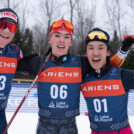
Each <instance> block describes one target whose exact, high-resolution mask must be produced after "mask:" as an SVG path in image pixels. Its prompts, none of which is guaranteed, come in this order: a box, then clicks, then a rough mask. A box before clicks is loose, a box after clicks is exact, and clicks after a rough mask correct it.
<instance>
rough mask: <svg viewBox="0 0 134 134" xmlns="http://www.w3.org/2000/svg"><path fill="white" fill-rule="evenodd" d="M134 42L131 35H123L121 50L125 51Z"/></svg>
mask: <svg viewBox="0 0 134 134" xmlns="http://www.w3.org/2000/svg"><path fill="white" fill-rule="evenodd" d="M133 43H134V38H133V36H131V35H127V36H124V40H123V42H122V46H121V51H123V52H127V51H128V50H129V49H130V48H131V46H132V45H133Z"/></svg>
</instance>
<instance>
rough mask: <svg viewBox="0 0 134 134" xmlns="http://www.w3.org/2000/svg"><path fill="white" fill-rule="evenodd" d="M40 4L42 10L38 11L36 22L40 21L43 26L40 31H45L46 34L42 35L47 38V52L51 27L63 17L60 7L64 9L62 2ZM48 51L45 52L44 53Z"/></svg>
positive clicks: (44, 1) (45, 0)
mask: <svg viewBox="0 0 134 134" xmlns="http://www.w3.org/2000/svg"><path fill="white" fill-rule="evenodd" d="M39 2H40V4H39V6H40V10H39V9H38V12H37V13H38V17H37V18H36V20H37V21H38V24H39V25H41V26H40V29H44V33H42V34H43V35H44V36H45V37H43V39H44V38H45V41H44V42H43V48H44V49H46V50H47V49H48V48H49V44H48V36H49V31H50V25H51V24H52V21H54V20H56V19H57V18H59V16H62V15H59V13H60V7H62V5H63V3H62V2H61V1H60V0H59V1H58V0H49V1H48V0H40V1H39ZM42 31H43V30H42ZM44 46H45V47H44ZM41 50H42V49H41ZM46 50H43V52H44V51H46ZM41 54H43V53H41Z"/></svg>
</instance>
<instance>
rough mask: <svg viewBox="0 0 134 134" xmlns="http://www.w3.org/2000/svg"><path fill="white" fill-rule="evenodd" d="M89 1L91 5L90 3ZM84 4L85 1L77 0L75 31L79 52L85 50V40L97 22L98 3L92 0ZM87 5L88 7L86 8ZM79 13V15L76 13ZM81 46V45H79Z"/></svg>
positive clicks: (75, 47) (76, 49)
mask: <svg viewBox="0 0 134 134" xmlns="http://www.w3.org/2000/svg"><path fill="white" fill-rule="evenodd" d="M88 3H89V5H88ZM88 3H86V4H85V6H81V5H84V1H81V0H77V1H76V6H75V28H74V29H75V30H74V31H75V33H74V36H75V37H76V40H75V45H74V49H73V50H75V51H76V53H77V51H79V49H78V48H80V51H81V50H82V48H83V50H82V51H84V40H85V37H86V35H87V33H88V32H89V30H91V29H92V28H93V26H94V23H95V13H96V4H95V1H94V0H90V2H88ZM86 6H87V7H88V8H86ZM76 14H77V15H76ZM78 45H79V46H81V47H78Z"/></svg>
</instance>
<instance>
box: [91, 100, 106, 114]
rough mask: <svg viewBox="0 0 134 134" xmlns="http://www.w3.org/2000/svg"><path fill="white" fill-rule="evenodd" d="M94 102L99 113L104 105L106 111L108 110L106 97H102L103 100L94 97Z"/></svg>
mask: <svg viewBox="0 0 134 134" xmlns="http://www.w3.org/2000/svg"><path fill="white" fill-rule="evenodd" d="M93 104H94V109H95V111H96V112H97V113H100V112H101V111H102V107H103V108H104V112H108V108H107V100H106V99H102V100H99V99H94V101H93Z"/></svg>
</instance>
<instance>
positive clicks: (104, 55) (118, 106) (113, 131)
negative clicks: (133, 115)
mask: <svg viewBox="0 0 134 134" xmlns="http://www.w3.org/2000/svg"><path fill="white" fill-rule="evenodd" d="M87 37H89V38H87V39H86V51H87V57H88V60H89V63H90V65H91V67H92V69H91V71H90V72H89V73H88V74H87V75H86V76H85V78H84V80H83V83H82V85H81V90H82V93H83V95H84V97H85V100H86V103H87V107H88V116H89V120H90V127H91V129H92V132H91V134H133V132H132V130H131V127H130V125H129V121H128V115H127V103H128V92H129V90H130V89H134V71H129V70H125V69H123V68H118V67H114V66H111V65H110V63H109V62H108V60H107V59H108V57H109V56H110V50H109V47H110V46H109V35H108V34H107V33H106V32H105V31H103V30H101V29H98V28H95V29H93V30H92V31H90V32H89V33H88V35H87ZM124 41H125V42H126V41H131V42H134V39H133V38H131V37H128V38H126V39H125V40H124ZM123 43H124V42H123Z"/></svg>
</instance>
